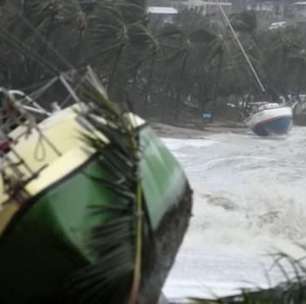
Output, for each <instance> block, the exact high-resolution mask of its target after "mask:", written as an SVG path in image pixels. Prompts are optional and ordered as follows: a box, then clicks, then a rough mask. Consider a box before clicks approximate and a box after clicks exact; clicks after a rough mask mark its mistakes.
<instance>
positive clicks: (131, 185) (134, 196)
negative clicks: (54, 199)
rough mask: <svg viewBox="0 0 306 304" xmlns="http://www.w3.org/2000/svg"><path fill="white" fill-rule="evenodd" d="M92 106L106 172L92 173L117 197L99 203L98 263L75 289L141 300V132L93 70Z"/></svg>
mask: <svg viewBox="0 0 306 304" xmlns="http://www.w3.org/2000/svg"><path fill="white" fill-rule="evenodd" d="M81 96H82V101H83V102H84V103H85V104H86V109H85V110H82V111H81V112H80V115H81V119H82V120H83V122H84V125H86V126H87V130H88V133H86V135H85V134H84V138H85V140H86V141H87V142H88V144H89V145H90V146H91V147H92V148H94V149H95V151H96V157H97V159H98V164H99V166H101V169H102V171H103V172H104V174H103V175H100V174H98V175H97V176H90V178H92V179H93V180H94V181H95V182H96V183H98V184H100V185H101V187H104V188H105V187H106V188H109V189H111V191H112V193H113V194H114V201H112V202H111V203H109V202H103V203H104V204H103V206H102V207H101V206H100V207H95V206H93V210H92V212H93V213H94V214H100V215H101V216H102V217H103V218H106V220H105V221H104V222H103V223H101V224H99V225H98V226H96V227H95V228H94V229H93V231H92V234H91V239H90V241H89V246H90V248H91V251H92V255H93V256H94V257H95V262H94V263H93V264H91V265H88V266H86V267H85V268H84V269H82V270H80V271H79V272H78V273H77V274H76V275H75V276H74V277H73V278H72V279H71V282H70V284H69V288H71V290H72V294H74V295H77V297H76V303H109V304H111V303H118V304H119V303H129V304H134V303H137V299H138V295H139V291H140V286H141V282H142V273H143V272H144V263H143V260H142V255H143V253H144V246H143V242H144V239H146V238H148V231H149V230H150V227H149V226H150V225H149V222H148V221H147V220H146V219H147V216H146V206H145V201H144V199H143V193H142V186H141V180H140V173H139V161H140V159H141V154H140V146H139V135H138V131H137V129H135V122H134V121H133V118H132V117H131V116H130V115H127V113H126V112H125V111H124V110H122V109H121V108H119V107H118V105H116V104H114V103H112V102H111V101H110V100H109V99H108V97H107V95H106V93H105V90H104V89H103V87H102V86H101V85H100V84H99V81H98V79H97V77H96V76H95V74H94V73H93V72H92V71H91V70H89V71H88V77H87V81H86V83H85V86H84V88H83V91H82V94H81Z"/></svg>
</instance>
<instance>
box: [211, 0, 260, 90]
mask: <svg viewBox="0 0 306 304" xmlns="http://www.w3.org/2000/svg"><path fill="white" fill-rule="evenodd" d="M216 2H217V4H218V7H219V9H220V12H221V14H222V16H223V18H224V20H225V22H226V23H227V25H228V26H229V28H230V30H231V32H232V34H233V36H234V39H235V41H236V42H237V44H238V46H239V48H240V50H241V53H242V55H243V56H244V58H245V60H246V62H247V63H248V65H249V67H250V69H251V71H252V73H253V75H254V77H255V79H256V81H257V84H258V86H259V87H260V89H261V91H262V92H263V93H266V88H265V86H264V85H263V83H262V81H261V80H260V78H259V75H258V74H257V72H256V70H255V68H254V65H253V63H252V62H251V60H250V58H249V56H248V54H247V53H246V51H245V49H244V47H243V45H242V44H241V42H240V40H239V37H238V35H237V33H236V32H235V30H234V28H233V26H232V24H231V21H230V20H229V18H228V17H227V15H226V13H225V11H224V9H223V7H222V5H221V3H220V0H216Z"/></svg>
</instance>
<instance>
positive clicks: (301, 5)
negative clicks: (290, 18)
mask: <svg viewBox="0 0 306 304" xmlns="http://www.w3.org/2000/svg"><path fill="white" fill-rule="evenodd" d="M292 7H293V13H294V15H295V17H306V1H298V2H294V3H292Z"/></svg>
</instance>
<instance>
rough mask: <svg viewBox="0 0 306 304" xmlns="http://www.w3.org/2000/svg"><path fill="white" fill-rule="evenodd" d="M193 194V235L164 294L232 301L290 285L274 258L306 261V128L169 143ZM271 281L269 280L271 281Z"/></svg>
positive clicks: (186, 241) (226, 134)
mask: <svg viewBox="0 0 306 304" xmlns="http://www.w3.org/2000/svg"><path fill="white" fill-rule="evenodd" d="M163 140H164V142H165V143H166V145H167V146H168V147H169V148H170V150H171V151H172V152H173V153H174V154H175V155H176V157H177V158H178V159H179V161H180V162H181V164H182V165H183V167H184V168H185V171H186V173H187V175H188V177H189V180H190V183H191V185H192V187H193V189H194V209H193V217H192V220H191V225H190V228H189V231H188V233H187V235H186V237H185V241H184V243H183V246H182V248H181V250H180V252H179V255H178V257H177V260H176V264H175V265H174V267H173V270H172V272H171V273H170V276H169V278H168V281H167V283H166V286H165V288H164V292H165V294H166V296H167V297H168V298H170V299H179V300H182V299H183V298H186V297H188V296H206V297H207V296H214V295H228V294H232V293H235V292H237V290H238V289H240V288H242V287H255V286H261V287H267V286H269V285H270V284H275V283H277V282H280V281H282V280H284V276H283V274H282V273H281V271H280V269H279V268H277V267H274V268H271V265H272V258H271V256H270V254H272V253H275V252H285V253H287V254H289V255H291V256H293V257H298V256H302V255H306V252H304V251H303V250H302V249H301V248H300V247H299V246H298V244H302V245H306V187H305V185H306V152H305V151H306V128H294V129H293V130H292V131H291V133H290V134H289V135H288V136H286V137H275V138H260V137H257V136H255V135H253V134H251V133H249V132H247V131H245V132H241V133H231V132H227V133H219V134H211V135H207V136H205V138H204V135H203V138H198V139H191V138H190V139H176V138H164V139H163ZM268 278H269V279H268Z"/></svg>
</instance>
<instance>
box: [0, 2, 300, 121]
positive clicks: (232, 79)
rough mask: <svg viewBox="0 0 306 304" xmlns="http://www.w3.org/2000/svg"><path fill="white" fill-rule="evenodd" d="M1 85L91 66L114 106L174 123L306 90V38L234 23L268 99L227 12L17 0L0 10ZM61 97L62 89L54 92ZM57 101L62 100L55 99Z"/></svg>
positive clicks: (240, 20)
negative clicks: (169, 17) (164, 15)
mask: <svg viewBox="0 0 306 304" xmlns="http://www.w3.org/2000/svg"><path fill="white" fill-rule="evenodd" d="M0 5H1V6H0V15H1V19H0V61H1V62H0V82H1V86H5V87H9V88H16V89H23V90H25V91H28V92H29V91H31V90H34V89H37V88H38V87H39V86H41V85H43V84H44V83H45V82H46V81H47V80H48V79H50V78H51V77H54V76H55V75H58V74H59V73H60V72H61V71H69V70H72V69H73V68H75V69H77V70H78V69H82V68H84V67H85V66H86V65H88V64H90V65H92V66H93V67H94V69H95V70H96V71H97V72H98V74H99V76H100V77H101V78H102V79H103V81H104V83H105V85H106V87H107V89H108V92H109V94H110V96H111V97H112V99H114V100H117V101H119V100H121V101H126V100H128V101H129V103H130V104H131V105H132V106H133V107H134V110H135V111H136V112H138V113H140V114H141V115H143V116H145V117H149V116H155V117H158V118H159V119H163V120H167V121H173V122H174V121H177V120H178V119H180V117H182V116H184V115H185V114H186V113H187V112H188V111H191V112H193V113H195V115H197V114H198V115H199V116H200V113H202V112H203V111H206V110H209V109H211V108H216V107H218V106H220V105H222V104H224V103H226V102H228V101H231V102H232V103H238V101H241V100H243V99H246V100H248V98H249V97H250V96H254V98H273V99H277V98H278V97H279V96H280V95H282V96H284V97H285V98H287V97H288V95H289V94H291V95H292V94H295V95H298V94H302V93H304V92H305V91H306V83H305V81H304V79H306V78H305V76H306V75H305V74H306V46H305V43H306V39H305V38H306V30H305V28H304V27H303V26H297V25H294V26H287V27H285V28H279V29H275V30H268V29H267V30H262V29H261V30H259V27H258V26H257V20H256V15H255V13H254V12H252V11H248V12H242V13H240V14H235V15H231V16H230V19H231V22H232V24H233V26H234V28H235V30H236V31H237V33H238V35H239V38H240V40H241V42H242V44H243V45H244V46H245V49H246V51H247V53H248V55H249V57H250V59H251V61H252V62H253V64H254V66H255V67H256V70H257V72H258V74H259V75H260V78H261V79H262V81H263V83H264V84H265V86H266V88H267V96H262V94H261V92H260V90H259V87H258V85H257V84H256V82H255V79H254V77H253V76H252V74H251V73H250V69H249V68H248V66H247V64H246V62H245V60H244V58H243V56H242V54H241V51H240V50H239V48H238V46H237V45H236V43H235V41H234V39H233V36H232V34H231V32H230V30H229V28H228V26H227V25H226V24H225V23H224V21H223V19H222V17H221V14H220V16H219V15H218V14H216V15H214V16H209V17H208V16H204V15H203V14H202V12H201V11H200V10H185V11H181V12H180V13H179V14H178V15H176V16H175V17H174V19H173V21H172V22H171V23H169V22H168V23H165V22H161V21H160V22H158V23H156V22H154V20H153V19H151V18H150V16H148V15H147V14H146V3H145V2H144V1H143V0H112V1H108V0H100V1H79V0H25V1H18V0H10V1H1V4H0ZM54 94H55V96H54V98H57V99H59V100H60V99H62V98H63V96H61V95H62V94H63V92H62V90H60V89H57V90H56V91H55V92H53V95H54ZM57 95H58V96H57Z"/></svg>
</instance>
